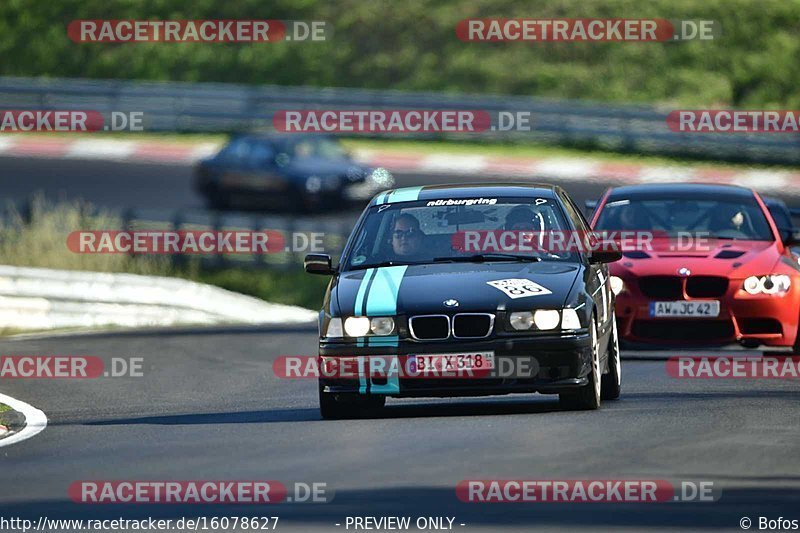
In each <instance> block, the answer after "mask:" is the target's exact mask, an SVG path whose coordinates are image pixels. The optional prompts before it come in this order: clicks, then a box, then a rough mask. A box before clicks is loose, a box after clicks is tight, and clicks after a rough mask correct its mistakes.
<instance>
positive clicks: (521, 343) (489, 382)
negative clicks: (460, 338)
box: [319, 333, 592, 397]
mask: <svg viewBox="0 0 800 533" xmlns="http://www.w3.org/2000/svg"><path fill="white" fill-rule="evenodd" d="M396 344H397V345H396V346H362V347H358V346H356V345H355V344H353V343H345V342H342V343H331V342H323V343H321V344H320V350H319V356H320V366H322V365H325V364H326V362H327V360H329V359H333V360H336V359H339V360H341V359H342V358H344V359H349V358H363V360H364V361H365V365H364V368H368V364H369V363H368V360H369V358H371V357H376V358H377V357H380V358H383V359H386V358H397V361H398V363H399V365H400V367H403V366H404V365H405V364H406V362H407V360H408V359H407V358H408V357H409V356H415V355H435V354H454V353H477V352H494V354H495V365H496V369H495V371H494V372H492V373H490V374H488V375H487V374H482V375H480V376H478V375H473V376H470V375H460V376H455V375H453V374H452V373H451V374H450V375H441V374H439V375H425V376H423V375H419V376H415V377H409V376H408V375H407V374H403V373H400V374H397V373H395V374H393V375H386V374H383V375H372V376H370V375H369V374H370V372H368V371H367V372H363V373H362V372H359V375H358V376H354V377H350V376H348V377H347V378H340V377H323V378H321V379H320V386H321V390H322V391H323V392H328V393H335V394H362V395H364V394H381V395H385V396H392V397H453V396H488V395H498V394H511V393H530V392H540V393H544V394H555V393H559V392H565V391H569V390H574V389H576V388H579V387H581V386H584V385H586V383H587V382H588V379H587V376H588V375H589V372H590V371H591V357H592V353H591V341H590V338H589V335H588V333H582V334H577V335H564V336H558V337H555V336H549V337H527V336H526V337H520V336H513V337H502V338H494V339H486V340H480V341H469V342H452V341H440V342H419V341H411V340H401V341H398V342H397V343H396Z"/></svg>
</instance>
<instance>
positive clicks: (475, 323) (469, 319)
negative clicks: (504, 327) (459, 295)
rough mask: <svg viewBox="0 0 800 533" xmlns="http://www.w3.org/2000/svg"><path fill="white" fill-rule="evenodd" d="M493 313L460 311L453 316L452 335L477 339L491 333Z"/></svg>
mask: <svg viewBox="0 0 800 533" xmlns="http://www.w3.org/2000/svg"><path fill="white" fill-rule="evenodd" d="M492 326H494V315H491V314H489V313H461V314H458V315H456V316H454V317H453V337H457V338H459V339H478V338H482V337H488V336H489V335H491V334H492Z"/></svg>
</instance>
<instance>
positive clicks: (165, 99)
mask: <svg viewBox="0 0 800 533" xmlns="http://www.w3.org/2000/svg"><path fill="white" fill-rule="evenodd" d="M0 103H1V104H2V105H0V107H2V108H6V109H41V110H56V109H87V110H96V111H100V112H111V111H121V112H135V111H140V112H143V113H144V127H145V130H147V131H185V132H212V131H213V132H231V131H238V130H251V129H259V130H269V129H271V128H272V117H273V115H274V114H275V113H276V112H277V111H280V110H285V109H326V108H333V109H367V108H369V109H481V110H486V111H489V112H497V111H510V112H517V111H527V112H530V113H531V115H530V116H531V123H532V124H533V129H532V131H529V132H521V131H505V132H503V131H492V132H488V131H487V132H482V133H480V134H448V135H447V137H454V138H473V139H480V140H481V141H519V140H533V141H539V142H548V143H556V144H564V145H579V146H591V147H596V148H601V149H613V150H620V151H625V152H635V153H659V154H667V155H679V156H690V157H698V158H713V159H722V160H731V161H749V162H759V163H781V164H797V163H800V135H798V134H789V133H782V134H780V135H776V134H773V135H769V134H741V133H737V134H710V133H705V134H700V133H676V132H672V131H670V130H669V128H668V127H667V124H666V121H665V119H666V117H667V114H668V112H669V111H670V110H669V109H661V108H656V107H647V106H633V105H627V106H621V105H606V104H602V103H597V102H585V101H577V100H552V99H542V98H530V97H524V96H499V95H464V94H461V95H454V94H444V93H432V92H403V91H394V90H365V89H347V88H316V87H280V86H248V85H240V84H223V83H183V82H146V81H126V80H86V79H53V78H16V77H0ZM409 136H412V135H411V134H409ZM413 136H416V137H432V136H434V135H433V134H428V133H417V134H415V135H413ZM435 136H439V137H441V136H443V135H442V134H435Z"/></svg>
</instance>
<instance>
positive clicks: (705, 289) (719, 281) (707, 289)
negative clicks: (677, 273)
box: [686, 276, 729, 298]
mask: <svg viewBox="0 0 800 533" xmlns="http://www.w3.org/2000/svg"><path fill="white" fill-rule="evenodd" d="M728 285H729V282H728V278H723V277H719V276H696V277H690V278H686V294H687V295H688V296H689V297H690V298H722V297H723V296H725V293H726V292H728Z"/></svg>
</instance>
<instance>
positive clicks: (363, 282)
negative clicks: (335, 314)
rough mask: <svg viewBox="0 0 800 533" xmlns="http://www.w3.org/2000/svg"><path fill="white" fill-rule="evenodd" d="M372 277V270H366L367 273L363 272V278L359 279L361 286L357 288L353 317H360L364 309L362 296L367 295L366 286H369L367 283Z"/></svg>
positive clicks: (373, 273)
mask: <svg viewBox="0 0 800 533" xmlns="http://www.w3.org/2000/svg"><path fill="white" fill-rule="evenodd" d="M374 275H375V269H374V268H368V269H367V271H366V272H364V277H363V278H362V279H361V285H359V286H358V292H357V293H356V303H355V307H353V316H361V310H362V309H364V296H365V295H366V294H367V286H369V281H370V279H372V277H373V276H374Z"/></svg>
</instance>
